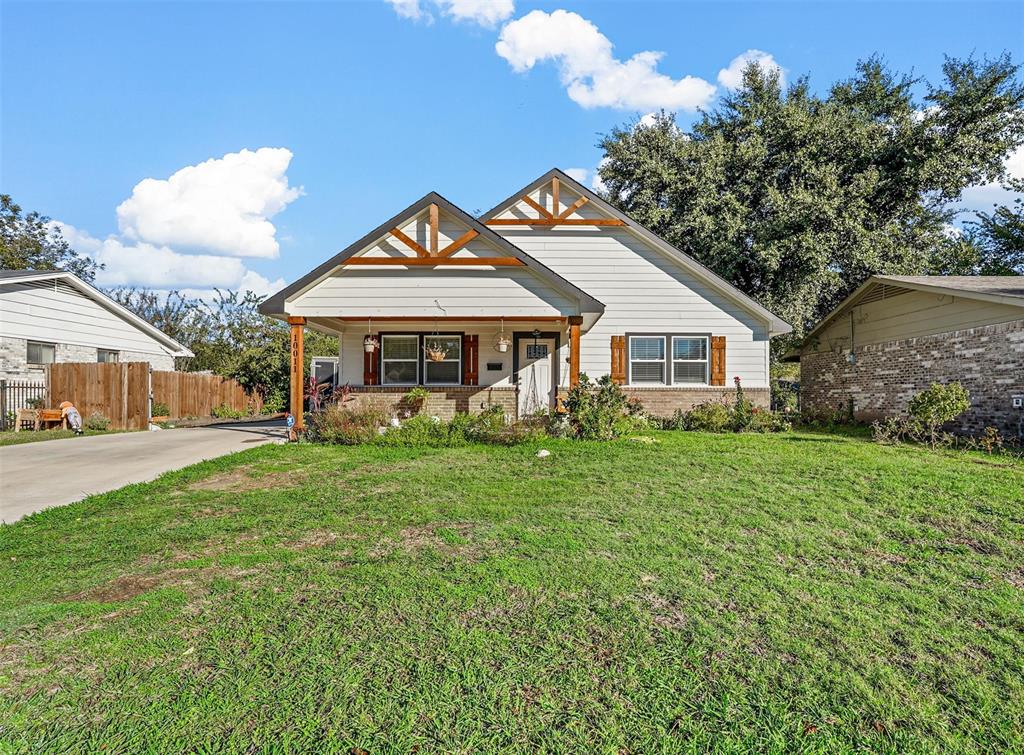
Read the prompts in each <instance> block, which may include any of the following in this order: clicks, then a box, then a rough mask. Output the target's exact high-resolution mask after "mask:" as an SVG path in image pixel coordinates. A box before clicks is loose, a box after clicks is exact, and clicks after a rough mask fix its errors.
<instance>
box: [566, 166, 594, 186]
mask: <svg viewBox="0 0 1024 755" xmlns="http://www.w3.org/2000/svg"><path fill="white" fill-rule="evenodd" d="M589 174H590V171H589V170H587V169H586V168H566V169H565V175H567V176H569V178H573V179H575V180H577V181H579V182H580V183H581V184H585V183H586V182H587V176H588V175H589Z"/></svg>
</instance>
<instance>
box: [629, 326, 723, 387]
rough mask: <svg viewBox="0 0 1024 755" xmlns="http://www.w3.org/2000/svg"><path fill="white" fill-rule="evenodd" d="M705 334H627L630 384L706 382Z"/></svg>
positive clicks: (702, 383) (704, 383)
mask: <svg viewBox="0 0 1024 755" xmlns="http://www.w3.org/2000/svg"><path fill="white" fill-rule="evenodd" d="M708 340H709V339H708V337H707V336H684V335H680V336H677V335H670V334H666V335H640V336H630V337H629V384H630V385H707V383H708V348H709V346H708Z"/></svg>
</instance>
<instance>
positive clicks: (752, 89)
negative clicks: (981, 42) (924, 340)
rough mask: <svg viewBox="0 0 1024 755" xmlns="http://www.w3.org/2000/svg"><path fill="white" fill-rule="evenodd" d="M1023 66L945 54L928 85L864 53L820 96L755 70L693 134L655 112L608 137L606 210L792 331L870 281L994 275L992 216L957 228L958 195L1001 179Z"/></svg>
mask: <svg viewBox="0 0 1024 755" xmlns="http://www.w3.org/2000/svg"><path fill="white" fill-rule="evenodd" d="M1017 72H1018V68H1017V66H1015V65H1014V64H1013V63H1012V62H1011V60H1010V59H1009V57H1008V56H1003V57H1001V58H998V59H996V60H985V61H976V60H965V61H964V60H956V59H947V60H946V62H945V65H944V66H943V81H942V82H941V84H939V85H934V86H933V85H931V84H928V83H927V82H923V81H921V80H919V79H915V78H911V77H909V76H904V75H899V74H895V73H893V72H892V71H890V70H889V69H888V68H887V67H886V65H885V64H884V63H883V62H882V61H881V60H879V59H877V58H872V59H869V60H867V61H863V62H861V63H859V64H858V66H857V70H856V73H855V75H854V76H853V77H852V78H850V79H849V80H846V81H842V82H839V83H837V84H835V85H834V86H832V88H831V89H830V90H829V91H828V93H827V95H825V96H819V95H816V94H814V93H813V92H812V91H811V87H810V83H809V80H808V79H807V78H806V77H804V78H801V79H798V80H797V81H795V82H794V83H793V84H792V85H790V86H789V87H788V88H785V89H784V88H783V87H782V86H781V85H780V82H779V78H778V75H777V74H776V73H775V72H771V71H766V70H764V69H762V68H760V67H759V66H757V65H751V66H749V67H748V68H747V69H746V71H745V73H744V79H743V86H742V87H741V88H740V89H738V90H737V91H735V92H732V93H731V94H729V95H727V96H725V97H724V98H723V99H722V101H721V103H720V104H719V106H718V107H717V109H715V110H713V111H711V112H707V113H704V114H702V116H701V118H700V119H699V121H698V122H697V123H696V124H695V125H694V126H693V127H692V129H691V130H689V131H684V130H682V129H681V128H680V127H679V126H678V125H677V123H676V120H675V118H674V117H673V116H672V115H670V114H666V113H661V114H659V115H657V116H656V118H655V120H654V122H653V124H651V125H640V124H627V125H626V126H623V127H620V128H616V129H614V130H613V131H612V132H611V133H610V134H607V135H606V136H605V137H604V138H603V139H602V140H601V142H600V146H601V147H602V148H603V149H604V151H605V157H606V159H605V160H604V161H603V163H602V166H601V168H600V177H601V180H602V181H603V183H604V185H605V187H606V193H607V196H608V198H609V200H610V201H611V202H612V203H613V204H615V205H617V206H618V207H620V208H621V209H622V210H624V211H625V212H627V213H629V214H630V215H631V216H632V217H634V218H636V219H637V220H638V221H639V222H641V223H643V224H644V225H646V226H648V227H649V228H651V229H652V230H653V231H655V232H656V233H658V234H659V235H661V236H663V237H664V238H666V239H667V240H668V241H670V242H671V243H673V244H674V245H676V246H677V247H679V248H680V249H682V250H683V251H685V252H687V253H688V254H690V255H691V256H693V257H695V258H696V259H698V260H700V261H701V262H702V263H703V264H705V265H707V266H708V267H710V268H711V269H713V270H715V271H716V272H717V273H718V274H720V275H721V276H722V277H724V278H725V279H727V280H729V281H730V282H732V283H733V284H734V285H736V286H737V287H738V288H740V289H741V290H743V291H745V292H746V293H748V294H750V295H751V296H753V297H754V298H755V299H757V300H758V301H759V302H761V303H762V304H763V305H764V306H766V307H768V308H769V309H771V310H772V311H774V312H775V313H777V314H778V315H779V316H781V317H783V318H784V319H785V320H787V321H788V322H790V323H792V325H793V326H794V331H795V333H794V335H795V336H796V337H799V335H800V334H802V332H804V330H805V329H806V328H807V327H809V326H810V325H811V324H813V323H814V322H815V321H816V320H817V319H819V318H820V317H822V316H823V315H825V314H826V313H827V312H828V311H829V310H830V309H832V307H834V306H835V305H836V304H837V303H838V302H839V301H840V300H841V299H842V298H843V297H845V296H846V295H848V294H849V293H850V292H851V291H852V290H853V289H854V288H856V287H857V286H858V285H859V284H860V283H861V282H863V281H864V279H865V278H867V277H868V276H869V275H872V274H875V273H883V274H884V273H888V274H922V273H927V272H960V271H962V270H963V269H964V268H965V267H973V268H974V271H978V268H979V267H986V269H988V268H990V267H992V266H993V265H990V264H989V263H990V262H992V260H989V262H985V263H984V264H983V263H982V260H981V257H980V256H979V253H978V247H977V246H976V244H977V243H980V242H981V239H983V238H985V239H991V240H990V241H987V242H986V243H989V251H990V257H993V258H998V259H1004V260H1007V261H1012V259H1013V257H1012V256H1010V257H1004V256H1001V255H1003V251H1002V246H1000V244H1001V243H1002V241H1001V239H1002V236H1001V235H1000V234H1001V233H1002V231H999V232H998V233H997V232H996V229H995V226H994V225H993V223H996V224H999V228H1003V227H1004V226H1005V223H1004V221H1005V218H1004V217H1003V214H1000V213H999V212H998V211H997V213H996V214H995V217H994V219H993V220H992V221H991V222H990V221H987V220H985V219H984V218H982V219H981V220H980V223H981V228H979V229H978V231H977V233H975V234H968V235H962V234H959V233H957V232H955V230H953V229H952V227H951V225H950V224H951V222H952V221H953V219H954V218H955V215H956V208H955V207H954V206H953V204H952V203H953V202H955V201H956V200H957V199H958V198H959V197H960V195H961V193H962V191H963V190H964V189H965V188H966V187H968V186H971V185H975V184H981V183H989V182H993V181H999V180H1002V179H1004V178H1005V175H1004V171H1005V168H1004V159H1005V157H1006V155H1007V154H1008V153H1009V152H1010V151H1011V150H1013V149H1014V148H1015V147H1017V146H1018V145H1019V144H1021V142H1022V141H1024V111H1022V110H1021V107H1022V105H1024V87H1022V86H1021V84H1020V83H1019V82H1018V80H1017ZM918 89H922V90H923V92H924V94H923V96H922V97H921V99H920V100H918V99H917V98H916V97H915V91H916V90H918ZM1018 220H1019V218H1018ZM1018 228H1019V226H1018ZM985 234H988V235H987V236H986V235H985ZM996 238H998V239H1000V241H996ZM1017 259H1018V260H1019V257H1018V258H1017ZM943 268H947V269H943ZM948 268H953V270H949V269H948ZM785 345H786V344H785V343H781V344H779V346H780V347H783V348H784V347H785Z"/></svg>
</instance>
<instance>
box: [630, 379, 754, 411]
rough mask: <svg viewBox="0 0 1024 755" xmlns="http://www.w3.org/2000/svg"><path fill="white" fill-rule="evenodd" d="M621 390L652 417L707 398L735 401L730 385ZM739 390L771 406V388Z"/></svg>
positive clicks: (698, 403)
mask: <svg viewBox="0 0 1024 755" xmlns="http://www.w3.org/2000/svg"><path fill="white" fill-rule="evenodd" d="M622 390H623V391H624V392H625V393H626V395H627V396H629V397H630V398H636V399H639V401H640V403H641V404H643V407H644V409H646V410H647V412H648V413H649V414H653V415H654V416H656V417H671V416H672V415H673V414H674V413H675V411H676V410H677V409H682V410H683V411H684V412H685V411H689V410H690V409H692V408H693V407H695V406H698V405H700V404H706V403H708V402H709V401H724V402H726V403H730V404H731V403H733V402H734V401H735V400H736V390H735V389H734V388H733V387H732V386H695V387H692V388H654V387H651V388H646V387H640V386H632V385H624V386H623V387H622ZM743 393H744V395H745V396H746V397H747V399H749V400H750V401H751V402H753V404H754V406H760V407H763V408H765V409H767V408H768V407H769V406H771V391H770V390H769V389H768V388H744V389H743Z"/></svg>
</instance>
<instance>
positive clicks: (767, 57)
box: [718, 50, 786, 89]
mask: <svg viewBox="0 0 1024 755" xmlns="http://www.w3.org/2000/svg"><path fill="white" fill-rule="evenodd" d="M750 63H757V65H758V66H760V68H761V69H762V70H763V71H775V72H777V73H778V74H779V84H781V85H783V86H784V85H785V83H786V78H785V74H786V71H785V69H784V68H783V67H782V66H780V65H779V64H778V63H776V62H775V58H774V57H772V55H771V54H770V53H767V52H763V51H762V50H747V51H746V52H744V53H741V54H739V55H737V56H736V57H735V58H733V59H732V62H731V63H729V67H728V68H723V69H722V70H721V71H719V72H718V83H719V84H721V85H722V86H723V87H725V88H726V89H739V88H740V87H741V86H743V71H744V69H746V67H747V65H749V64H750Z"/></svg>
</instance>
